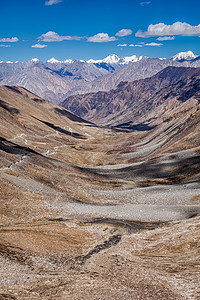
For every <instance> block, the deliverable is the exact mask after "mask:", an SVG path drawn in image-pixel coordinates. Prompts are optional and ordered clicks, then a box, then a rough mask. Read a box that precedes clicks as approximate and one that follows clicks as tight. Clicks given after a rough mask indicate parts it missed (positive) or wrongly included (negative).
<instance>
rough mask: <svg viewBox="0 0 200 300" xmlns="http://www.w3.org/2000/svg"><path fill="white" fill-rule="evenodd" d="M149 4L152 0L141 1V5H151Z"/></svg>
mask: <svg viewBox="0 0 200 300" xmlns="http://www.w3.org/2000/svg"><path fill="white" fill-rule="evenodd" d="M149 4H151V1H144V2H140V5H141V6H145V5H149Z"/></svg>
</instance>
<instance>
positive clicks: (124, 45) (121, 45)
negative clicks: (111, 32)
mask: <svg viewBox="0 0 200 300" xmlns="http://www.w3.org/2000/svg"><path fill="white" fill-rule="evenodd" d="M117 46H118V47H126V46H127V44H119V45H117Z"/></svg>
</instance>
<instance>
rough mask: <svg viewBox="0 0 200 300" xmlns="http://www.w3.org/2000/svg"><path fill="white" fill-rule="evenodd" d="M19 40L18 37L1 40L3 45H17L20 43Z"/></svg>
mask: <svg viewBox="0 0 200 300" xmlns="http://www.w3.org/2000/svg"><path fill="white" fill-rule="evenodd" d="M18 41H19V39H18V38H17V37H12V38H0V42H1V43H16V42H18Z"/></svg>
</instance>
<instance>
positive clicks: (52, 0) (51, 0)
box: [45, 0, 62, 6]
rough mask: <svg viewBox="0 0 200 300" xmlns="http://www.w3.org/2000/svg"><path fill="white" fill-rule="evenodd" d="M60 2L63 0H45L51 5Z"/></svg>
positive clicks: (46, 3) (47, 4)
mask: <svg viewBox="0 0 200 300" xmlns="http://www.w3.org/2000/svg"><path fill="white" fill-rule="evenodd" d="M60 2H62V0H49V1H46V2H45V5H46V6H49V5H53V4H58V3H60Z"/></svg>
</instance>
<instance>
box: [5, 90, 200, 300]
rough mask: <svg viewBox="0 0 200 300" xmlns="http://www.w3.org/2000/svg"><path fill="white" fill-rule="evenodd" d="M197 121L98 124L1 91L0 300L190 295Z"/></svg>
mask: <svg viewBox="0 0 200 300" xmlns="http://www.w3.org/2000/svg"><path fill="white" fill-rule="evenodd" d="M199 124H200V111H199V110H198V106H194V107H193V108H192V109H191V108H190V109H187V110H185V111H182V112H179V113H177V114H176V115H174V116H173V117H172V118H170V119H168V120H167V121H165V122H163V123H162V124H160V125H158V126H156V127H155V128H154V129H152V130H148V131H145V130H143V131H141V130H134V131H131V130H129V131H125V130H120V129H115V128H109V127H98V126H96V125H94V124H92V123H89V122H87V121H84V120H83V119H81V118H80V117H77V116H76V115H73V114H71V113H70V112H69V111H67V110H65V109H64V108H62V107H59V106H57V105H53V104H52V103H50V102H48V101H45V100H43V99H42V98H39V97H37V96H36V95H34V94H32V93H30V92H28V91H27V90H25V89H23V88H19V87H5V86H2V87H0V132H1V137H0V179H1V180H0V225H1V226H0V277H1V280H0V299H14V300H22V299H23V300H24V299H29V300H32V299H34V300H41V299H42V300H48V299H49V300H50V299H51V300H52V299H62V300H66V299H70V300H71V299H74V300H75V299H106V300H107V299H145V300H146V299H159V300H161V299H162V300H169V299H170V300H173V299H174V300H177V299H181V300H182V299H194V300H196V299H198V297H199V282H198V281H199V270H200V269H199V267H200V266H199V259H200V252H199V216H198V215H199V214H200V206H199V203H200V185H199V179H200V177H199V176H200V155H199V141H200V131H199Z"/></svg>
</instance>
